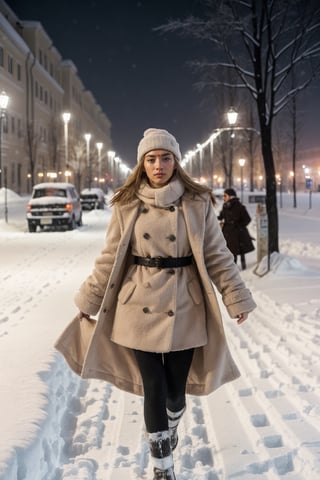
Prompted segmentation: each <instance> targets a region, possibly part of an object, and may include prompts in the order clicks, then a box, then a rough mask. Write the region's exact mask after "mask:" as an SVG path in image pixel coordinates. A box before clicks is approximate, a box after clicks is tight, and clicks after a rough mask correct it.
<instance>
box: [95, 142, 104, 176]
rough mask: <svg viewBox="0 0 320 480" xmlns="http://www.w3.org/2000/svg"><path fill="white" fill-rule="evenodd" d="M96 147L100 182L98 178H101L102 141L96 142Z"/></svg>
mask: <svg viewBox="0 0 320 480" xmlns="http://www.w3.org/2000/svg"><path fill="white" fill-rule="evenodd" d="M96 147H97V149H98V164H99V182H100V179H101V173H102V172H101V150H102V147H103V143H102V142H97V143H96Z"/></svg>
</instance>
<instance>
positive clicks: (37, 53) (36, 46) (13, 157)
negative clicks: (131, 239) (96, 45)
mask: <svg viewBox="0 0 320 480" xmlns="http://www.w3.org/2000/svg"><path fill="white" fill-rule="evenodd" d="M2 91H4V92H5V93H6V94H7V95H8V96H9V103H8V107H7V109H6V111H5V112H4V111H2V121H1V123H2V135H1V145H0V148H1V185H0V188H1V187H4V186H7V187H8V188H9V189H12V190H13V191H15V192H16V193H18V194H26V193H30V192H31V189H32V185H34V184H36V183H39V182H41V181H70V182H71V183H74V184H75V185H76V186H77V188H78V189H79V190H80V189H81V188H84V187H88V186H98V185H99V186H101V187H103V185H104V184H106V183H107V182H108V176H109V175H110V174H109V172H108V170H109V168H108V155H107V152H108V151H109V150H112V141H111V133H110V131H111V123H110V121H109V119H108V117H107V116H106V114H105V113H104V112H103V110H102V108H101V107H100V106H99V105H98V104H97V102H96V101H95V98H94V96H93V95H92V93H91V92H90V91H88V90H86V88H85V86H84V85H83V83H82V81H81V79H80V78H79V75H78V72H77V67H76V66H75V65H74V63H73V62H72V61H71V60H65V59H63V58H62V56H61V54H60V53H59V52H58V50H57V49H56V48H55V46H54V44H53V42H52V40H51V39H50V37H49V36H48V34H47V33H46V31H45V30H44V28H43V26H42V25H41V23H39V22H33V21H24V20H21V19H19V18H18V17H17V16H16V15H15V13H14V12H13V11H12V10H11V9H10V7H9V6H8V5H7V4H6V2H4V1H3V0H0V93H1V92H2ZM66 112H67V113H69V114H70V119H68V116H63V113H66ZM88 133H89V134H90V139H89V140H88V138H89V137H88V136H87V137H86V138H87V140H86V139H85V134H88ZM97 143H98V144H101V143H102V146H100V147H99V148H98V147H97Z"/></svg>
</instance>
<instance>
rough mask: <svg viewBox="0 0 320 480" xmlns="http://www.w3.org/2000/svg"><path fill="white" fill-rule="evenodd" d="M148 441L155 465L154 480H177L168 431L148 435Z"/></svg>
mask: <svg viewBox="0 0 320 480" xmlns="http://www.w3.org/2000/svg"><path fill="white" fill-rule="evenodd" d="M148 439H149V448H150V454H151V457H152V460H153V464H154V469H153V473H154V477H153V480H176V477H175V474H174V470H173V457H172V452H171V446H170V437H169V432H168V430H165V431H163V432H155V433H148Z"/></svg>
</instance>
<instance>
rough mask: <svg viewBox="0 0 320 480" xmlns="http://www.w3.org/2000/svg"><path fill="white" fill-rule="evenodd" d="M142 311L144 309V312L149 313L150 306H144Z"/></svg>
mask: <svg viewBox="0 0 320 480" xmlns="http://www.w3.org/2000/svg"><path fill="white" fill-rule="evenodd" d="M142 311H143V313H149V312H150V310H149V308H148V307H143V309H142Z"/></svg>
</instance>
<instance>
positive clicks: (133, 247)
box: [56, 128, 255, 480]
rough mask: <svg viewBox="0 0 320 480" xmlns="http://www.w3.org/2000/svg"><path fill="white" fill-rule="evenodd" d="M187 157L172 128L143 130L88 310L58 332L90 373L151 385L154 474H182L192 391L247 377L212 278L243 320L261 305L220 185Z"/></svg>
mask: <svg viewBox="0 0 320 480" xmlns="http://www.w3.org/2000/svg"><path fill="white" fill-rule="evenodd" d="M180 161H181V153H180V148H179V144H178V143H177V141H176V139H175V138H174V137H173V135H171V134H170V133H169V132H167V131H166V130H161V129H155V128H151V129H148V130H146V131H145V133H144V136H143V138H142V139H141V141H140V143H139V145H138V164H137V166H136V168H135V169H134V171H133V172H132V174H131V175H130V177H129V178H128V179H127V181H126V183H125V184H124V186H123V187H121V188H120V189H119V190H118V191H117V192H116V193H115V195H114V196H113V198H112V201H111V204H112V206H113V212H112V218H111V220H110V224H109V227H108V231H107V235H106V243H105V248H104V249H103V251H102V253H101V255H100V256H99V257H98V258H97V259H96V262H95V267H94V269H93V272H92V274H91V275H90V276H89V277H88V278H87V280H86V281H85V282H84V283H83V284H82V286H81V287H80V290H79V292H78V294H77V295H76V299H75V302H76V305H77V307H78V308H79V310H80V313H79V314H78V315H77V317H76V318H75V319H74V320H73V322H71V324H70V325H69V326H68V327H67V328H66V330H65V331H64V332H63V334H62V335H61V336H60V338H59V339H58V341H57V342H56V348H57V349H58V350H59V351H60V352H61V353H62V354H63V355H64V356H65V358H66V360H67V361H68V363H69V365H70V366H71V367H72V368H73V370H74V371H76V372H77V373H78V374H79V375H81V376H82V377H84V378H100V379H103V380H106V381H108V382H111V383H112V384H114V385H116V386H117V387H118V388H120V389H123V390H125V391H128V392H131V393H135V394H138V395H143V396H144V418H145V424H146V431H147V437H148V444H149V448H150V453H151V457H152V460H153V469H154V477H153V479H154V480H156V479H165V480H174V479H175V478H176V477H175V474H174V465H173V455H172V452H173V450H174V449H175V447H176V446H177V442H178V435H177V427H178V423H179V421H180V419H181V417H182V415H183V412H184V411H185V408H186V393H189V394H193V395H207V394H209V393H211V392H213V391H214V390H215V389H216V388H218V387H219V386H221V385H222V384H224V383H225V382H228V381H231V380H234V379H235V378H237V377H238V376H239V372H238V369H237V367H236V365H235V363H234V361H233V359H232V357H231V354H230V352H229V349H228V346H227V343H226V338H225V334H224V330H223V325H222V319H221V314H220V310H219V306H218V302H217V298H216V294H215V291H214V288H213V285H212V283H213V284H214V285H215V286H216V288H217V289H218V291H219V292H220V294H221V295H222V299H223V302H224V304H225V306H226V308H227V310H228V313H229V315H230V316H231V317H232V318H235V319H237V322H238V324H241V323H242V322H243V321H244V320H246V318H247V316H248V313H249V312H250V311H252V310H253V309H254V308H255V303H254V301H253V299H252V297H251V294H250V292H249V290H248V289H247V288H246V287H245V285H244V283H243V281H242V279H241V277H240V275H239V272H238V269H237V267H236V265H235V263H234V261H233V256H232V255H231V253H230V251H229V249H228V248H227V246H226V243H225V240H224V238H223V235H222V233H221V229H220V226H219V222H218V220H217V218H216V215H215V212H214V198H213V196H212V194H211V192H210V190H209V189H208V188H206V187H204V186H201V185H199V184H197V183H196V182H194V181H193V180H192V179H191V178H190V177H189V175H188V174H187V173H186V172H185V171H184V170H183V168H182V167H181V165H180V163H179V162H180ZM98 312H99V316H98V320H97V323H96V325H94V322H93V320H92V319H90V315H96V314H97V313H98Z"/></svg>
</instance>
